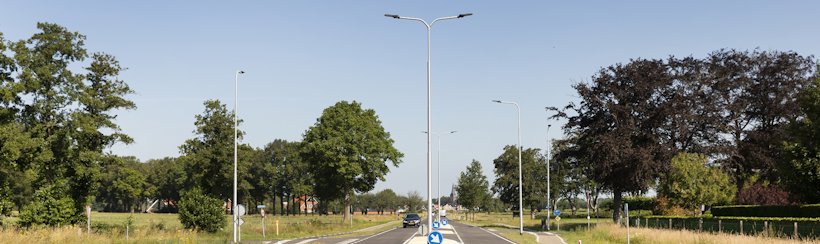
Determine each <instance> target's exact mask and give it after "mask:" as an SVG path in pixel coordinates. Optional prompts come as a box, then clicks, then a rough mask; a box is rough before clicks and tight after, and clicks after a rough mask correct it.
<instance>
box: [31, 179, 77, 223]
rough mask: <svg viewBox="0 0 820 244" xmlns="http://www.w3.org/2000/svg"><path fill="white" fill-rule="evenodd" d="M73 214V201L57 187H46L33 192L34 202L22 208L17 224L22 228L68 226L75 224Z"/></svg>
mask: <svg viewBox="0 0 820 244" xmlns="http://www.w3.org/2000/svg"><path fill="white" fill-rule="evenodd" d="M75 214H76V209H74V200H72V199H71V198H69V197H68V195H67V194H64V193H63V191H61V190H60V189H59V188H58V187H54V186H46V187H43V188H40V189H38V190H37V191H35V192H34V201H32V202H31V203H30V204H28V205H26V206H25V207H23V210H22V211H20V220H19V221H17V223H18V224H19V225H20V226H22V227H29V226H33V225H46V226H60V225H68V224H72V223H75V222H76V220H77V218H75V217H76V216H75Z"/></svg>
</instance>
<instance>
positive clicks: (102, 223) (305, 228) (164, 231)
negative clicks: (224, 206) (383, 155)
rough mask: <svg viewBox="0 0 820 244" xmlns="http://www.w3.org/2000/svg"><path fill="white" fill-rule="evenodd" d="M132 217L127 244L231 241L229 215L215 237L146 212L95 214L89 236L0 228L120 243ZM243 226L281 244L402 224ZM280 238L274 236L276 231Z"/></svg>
mask: <svg viewBox="0 0 820 244" xmlns="http://www.w3.org/2000/svg"><path fill="white" fill-rule="evenodd" d="M129 216H132V220H133V222H132V223H133V224H132V225H131V226H130V227H129V235H128V236H129V240H131V241H139V242H148V243H163V242H168V241H173V242H180V243H202V242H206V243H210V242H219V243H224V242H227V241H229V240H231V239H232V236H231V224H230V221H231V216H230V215H226V216H225V228H223V229H222V230H220V231H217V232H216V233H205V232H193V231H190V230H186V229H184V228H183V227H182V224H181V223H180V222H179V218H178V216H177V214H147V213H134V214H133V215H132V214H129V213H98V212H93V213H92V214H91V225H92V234H91V235H88V234H86V228H85V223H82V224H81V225H78V226H65V227H59V228H37V229H31V230H17V229H16V228H13V227H9V226H13V225H11V224H13V223H14V222H15V221H16V219H15V218H7V219H5V220H4V222H6V225H4V226H6V227H5V228H2V227H0V240H3V241H11V242H13V243H44V242H48V243H55V242H72V243H112V242H114V243H118V242H125V238H126V237H125V223H126V221H127V219H128V217H129ZM243 220H244V221H245V223H244V224H243V225H242V227H241V233H242V240H244V241H252V240H281V239H295V238H302V237H311V236H320V235H328V234H337V233H346V232H352V231H354V230H359V229H364V228H367V227H373V226H377V225H381V224H387V223H395V226H398V225H400V222H399V220H400V217H399V216H397V215H389V214H388V215H366V216H363V215H355V216H354V218H353V223H352V224H351V223H349V222H348V223H341V220H342V216H341V215H330V216H326V215H325V216H319V215H298V216H270V215H268V216H267V217H266V218H265V232H266V235H265V237H264V238H263V237H262V229H263V227H262V218H261V216H259V215H249V216H244V217H243ZM277 221H278V227H279V235H278V236H277V235H276V227H277ZM390 227H394V226H392V224H389V226H382V228H374V229H369V230H368V231H363V232H357V233H353V234H347V236H353V235H365V234H368V233H375V232H377V231H379V230H384V229H387V228H390Z"/></svg>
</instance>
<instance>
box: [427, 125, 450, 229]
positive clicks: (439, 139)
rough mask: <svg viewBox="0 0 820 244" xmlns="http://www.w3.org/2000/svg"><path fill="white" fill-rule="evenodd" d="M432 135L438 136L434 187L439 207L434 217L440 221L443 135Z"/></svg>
mask: <svg viewBox="0 0 820 244" xmlns="http://www.w3.org/2000/svg"><path fill="white" fill-rule="evenodd" d="M456 132H458V131H454V130H453V131H450V132H447V133H445V134H444V135H449V134H455V133H456ZM421 133H425V134H427V131H422V132H421ZM433 135H435V136H437V137H438V149H436V161H438V169H437V170H436V171H438V173H437V174H438V177H437V178H438V180H436V182H437V186H436V188H437V189H436V192H437V193H436V194H437V195H438V208H439V210H438V214H437V215H436V218H438V220H439V221H441V207H442V206H441V137H442V136H443V135H440V134H438V133H435V132H433Z"/></svg>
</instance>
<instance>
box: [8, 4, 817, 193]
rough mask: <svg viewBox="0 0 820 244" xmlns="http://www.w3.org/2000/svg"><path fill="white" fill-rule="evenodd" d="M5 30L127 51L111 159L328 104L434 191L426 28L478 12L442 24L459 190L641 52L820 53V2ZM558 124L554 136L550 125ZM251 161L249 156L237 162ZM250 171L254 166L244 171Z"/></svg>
mask: <svg viewBox="0 0 820 244" xmlns="http://www.w3.org/2000/svg"><path fill="white" fill-rule="evenodd" d="M2 6H3V8H2V9H0V32H2V33H3V34H4V37H5V38H6V39H7V40H20V39H26V38H29V37H30V36H31V35H32V34H33V33H35V32H36V31H37V29H36V23H37V22H53V23H57V24H60V25H62V26H65V27H67V28H68V29H69V30H71V31H77V32H80V33H82V34H84V35H86V36H87V38H88V39H87V40H86V42H85V43H86V48H88V49H89V50H90V51H92V52H105V53H109V54H112V55H114V56H115V57H117V59H118V60H119V61H120V64H121V65H122V66H123V67H126V68H127V70H126V71H124V72H122V74H121V75H120V79H122V80H125V81H126V82H128V84H129V85H130V86H131V88H132V89H134V90H135V91H136V93H135V94H133V95H130V96H128V98H130V99H131V100H133V101H134V102H135V103H136V104H137V107H138V108H137V109H136V110H127V111H119V112H118V113H117V114H118V118H117V123H118V124H119V125H120V126H121V128H122V130H123V132H125V133H126V134H128V135H131V136H132V137H133V138H134V140H135V142H134V143H133V144H130V145H115V146H114V147H113V148H111V149H110V150H111V152H113V153H115V154H118V155H130V156H136V157H137V158H139V159H140V160H142V161H146V160H149V159H156V158H162V157H175V156H179V148H178V146H179V145H181V144H182V143H183V142H184V141H185V140H186V139H189V138H192V137H194V134H193V130H194V120H195V118H194V116H195V115H196V114H200V113H202V111H203V110H204V106H203V104H202V103H203V102H204V101H205V100H207V99H219V100H220V101H222V102H223V103H225V104H227V105H228V106H229V107H233V105H234V74H235V72H236V70H238V69H242V70H244V71H246V74H244V75H242V76H240V80H239V90H238V93H239V96H238V115H239V117H240V118H241V119H243V120H244V121H245V123H244V124H242V125H241V126H240V129H241V130H243V131H245V132H246V133H247V135H246V137H245V138H244V141H243V142H245V143H249V144H250V145H252V146H254V147H264V146H265V144H267V143H269V142H271V141H273V140H274V139H277V138H281V139H286V140H291V141H298V140H301V137H302V135H303V133H304V132H305V130H307V129H308V128H309V127H310V126H311V125H313V124H314V123H315V122H316V118H318V117H319V116H320V115H321V112H322V110H323V109H324V108H326V107H329V106H332V105H333V104H335V103H336V102H338V101H341V100H348V101H350V100H355V101H359V102H361V103H362V104H363V106H364V107H365V108H370V109H374V110H375V111H376V113H377V114H378V116H379V118H380V119H381V121H382V125H383V126H384V128H385V129H386V130H387V131H388V132H390V133H391V137H392V138H393V139H394V140H395V144H394V145H395V147H396V148H397V149H399V150H400V151H401V152H403V153H404V154H405V157H404V158H403V160H402V162H401V164H400V165H399V167H392V166H391V171H390V173H389V174H387V175H386V181H384V182H379V183H378V184H377V185H376V186H375V190H377V191H378V190H381V189H385V188H391V189H393V190H395V191H396V192H398V193H400V194H406V193H407V192H410V191H418V192H420V193H421V194H422V195H426V184H425V182H426V170H427V168H426V167H427V166H426V153H427V151H426V148H427V144H426V139H427V138H426V135H425V134H423V133H422V131H424V130H426V129H427V128H426V126H427V117H426V116H427V110H426V109H427V104H426V102H427V96H426V94H427V93H426V89H427V88H426V60H427V46H426V32H425V27H424V26H423V25H422V24H420V23H418V22H413V21H406V20H395V19H392V18H386V17H384V14H385V13H391V14H398V15H402V16H411V17H419V18H423V19H426V20H432V19H434V18H437V17H443V16H452V15H457V14H460V13H474V15H473V16H470V17H467V18H463V19H457V20H447V21H443V22H439V23H437V24H436V25H434V26H433V28H432V62H431V63H432V121H433V122H432V123H433V131H434V132H446V131H452V130H456V131H458V132H457V133H454V134H449V135H447V136H445V137H442V140H441V149H442V151H441V166H440V167H441V170H440V171H438V170H437V169H436V163H437V161H435V155H436V151H435V148H436V144H435V143H436V141H435V140H434V145H433V150H434V151H433V156H434V157H433V159H434V161H433V163H434V164H433V170H434V171H433V180H434V181H433V182H434V185H433V191H434V192H433V193H432V194H433V195H434V196H435V195H437V193H436V185H437V183H436V182H437V181H436V178H437V173H440V178H441V183H440V185H441V194H442V195H449V194H450V189H451V186H452V185H453V184H455V183H456V181H457V179H458V175H459V173H460V172H461V171H463V170H464V169H465V168H466V167H467V165H468V164H469V163H470V162H471V161H472V160H473V159H475V160H478V161H479V162H481V164H482V167H483V169H484V173H485V175H486V176H487V177H488V178H489V180H490V182H492V180H493V179H494V178H495V177H494V173H493V166H492V160H493V159H494V158H496V157H498V156H499V155H500V154H501V152H502V149H503V147H504V145H510V144H515V143H517V138H518V137H517V134H516V128H517V127H516V126H517V117H516V116H517V115H516V110H515V108H514V107H513V106H511V105H503V104H496V103H491V102H490V101H491V100H493V99H502V100H509V101H515V102H518V103H519V104H520V106H521V137H522V138H521V140H522V144H523V146H524V147H527V148H541V149H544V148H546V147H547V146H548V141H549V139H555V138H561V137H562V136H563V133H562V131H561V130H560V129H559V127H560V126H562V125H563V122H562V121H548V120H547V116H548V114H547V113H546V112H545V110H544V107H546V106H559V107H560V106H565V105H567V104H568V103H570V102H577V100H578V99H577V96H576V93H575V92H574V90H573V89H572V85H573V84H576V83H579V82H586V81H589V80H590V77H591V76H592V75H593V74H594V73H595V72H596V71H598V70H600V69H601V68H602V67H606V66H609V65H613V64H617V63H626V62H629V60H630V59H634V58H666V57H669V56H670V55H674V56H678V57H680V56H694V57H704V56H705V55H706V54H708V53H709V52H711V51H715V50H718V49H721V48H734V49H739V50H750V49H755V48H759V49H761V50H781V51H789V50H791V51H795V52H798V53H800V54H802V55H806V56H808V55H818V54H820V31H818V30H817V28H818V26H820V18H818V17H817V16H818V15H817V10H818V9H820V2H818V1H628V2H627V1H571V2H567V3H565V2H560V3H559V2H555V1H90V0H89V1H16V0H11V1H4V3H3V4H2ZM548 124H552V129H551V130H550V131H549V132H548V131H547V125H548ZM240 160H241V159H240ZM240 173H242V172H240Z"/></svg>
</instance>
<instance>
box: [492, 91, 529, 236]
mask: <svg viewBox="0 0 820 244" xmlns="http://www.w3.org/2000/svg"><path fill="white" fill-rule="evenodd" d="M493 102H496V103H501V104H512V105H515V109H516V111H518V234H519V235H523V234H524V217H523V216H524V202H523V200H522V197H523V195H524V194H522V190H521V189H522V188H524V184H522V183H521V150H523V149H524V147H523V146H521V107H519V106H518V103H516V102H508V101H501V100H493Z"/></svg>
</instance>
